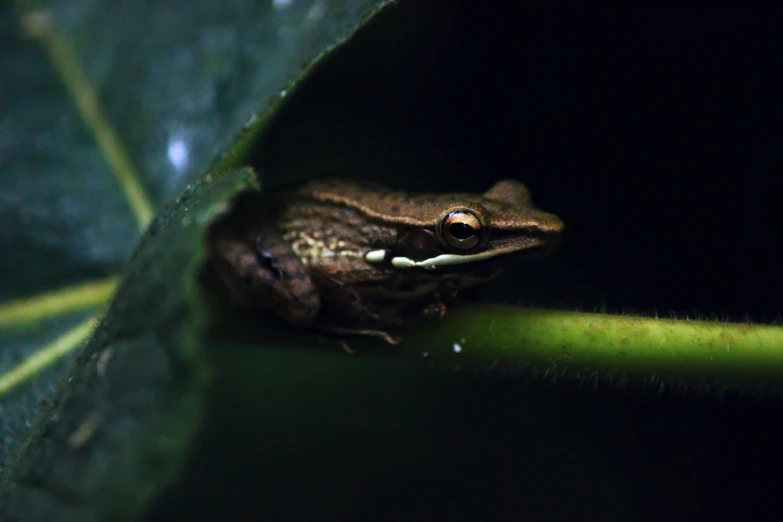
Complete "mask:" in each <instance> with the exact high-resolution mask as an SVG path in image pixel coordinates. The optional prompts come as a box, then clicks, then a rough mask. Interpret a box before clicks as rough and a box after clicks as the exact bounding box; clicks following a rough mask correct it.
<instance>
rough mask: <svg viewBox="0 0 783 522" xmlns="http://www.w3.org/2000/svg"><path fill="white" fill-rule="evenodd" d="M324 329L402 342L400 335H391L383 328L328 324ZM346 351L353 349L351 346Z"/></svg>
mask: <svg viewBox="0 0 783 522" xmlns="http://www.w3.org/2000/svg"><path fill="white" fill-rule="evenodd" d="M326 330H327V331H329V332H331V333H333V334H337V335H368V336H370V337H377V338H379V339H383V340H384V341H386V342H387V343H389V344H400V343H401V342H402V338H401V337H395V336H393V335H391V334H390V333H389V332H384V331H383V330H369V329H364V328H341V327H339V326H330V327H329V328H327V329H326ZM346 346H347V345H346V344H343V348H345V347H346ZM346 351H347V352H348V353H351V352H354V350H352V349H351V348H348V350H346ZM354 353H355V352H354Z"/></svg>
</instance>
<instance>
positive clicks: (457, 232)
mask: <svg viewBox="0 0 783 522" xmlns="http://www.w3.org/2000/svg"><path fill="white" fill-rule="evenodd" d="M481 232H482V229H481V221H479V218H478V217H476V215H475V214H473V213H471V212H468V211H463V210H456V211H454V212H452V213H450V214H449V215H448V216H446V219H444V220H443V224H442V225H441V236H442V237H443V239H444V240H445V241H446V243H447V244H448V245H449V246H450V247H452V248H456V249H459V250H468V249H470V248H473V247H474V246H476V245H478V243H479V241H480V240H481Z"/></svg>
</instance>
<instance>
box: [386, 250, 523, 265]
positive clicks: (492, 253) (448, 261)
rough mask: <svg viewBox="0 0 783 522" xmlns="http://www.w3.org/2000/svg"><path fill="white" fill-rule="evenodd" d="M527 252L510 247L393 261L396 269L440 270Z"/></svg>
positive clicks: (395, 259) (401, 258)
mask: <svg viewBox="0 0 783 522" xmlns="http://www.w3.org/2000/svg"><path fill="white" fill-rule="evenodd" d="M522 250H526V248H520V247H510V248H498V249H495V250H487V251H485V252H479V253H478V254H468V255H461V256H459V255H456V254H441V255H439V256H435V257H431V258H429V259H424V260H422V261H414V260H413V259H409V258H407V257H394V258H392V260H391V263H392V266H393V267H394V268H439V267H443V266H454V265H464V264H468V263H476V262H478V261H484V260H486V259H491V258H493V257H497V256H500V255H503V254H510V253H513V252H520V251H522Z"/></svg>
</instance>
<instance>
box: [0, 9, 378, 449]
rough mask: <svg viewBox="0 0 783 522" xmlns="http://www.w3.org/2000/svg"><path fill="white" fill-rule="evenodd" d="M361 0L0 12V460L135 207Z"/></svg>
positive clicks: (341, 27)
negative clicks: (0, 85)
mask: <svg viewBox="0 0 783 522" xmlns="http://www.w3.org/2000/svg"><path fill="white" fill-rule="evenodd" d="M372 4H373V2H370V1H366V0H357V1H353V2H339V3H330V4H328V5H323V4H321V3H318V2H296V3H294V4H292V5H290V6H285V7H281V8H277V7H275V6H273V5H272V4H271V3H268V2H255V1H232V2H221V3H220V5H219V6H217V5H216V4H215V3H214V2H187V3H186V4H183V3H179V4H172V3H171V2H165V1H161V2H153V3H152V4H150V3H146V4H144V5H143V6H142V5H139V4H136V3H133V2H130V3H117V2H113V1H98V2H81V1H76V0H73V1H65V2H51V3H35V2H17V3H15V4H9V3H4V4H3V5H2V6H0V29H2V35H3V36H2V38H3V42H2V43H3V57H2V59H0V71H1V72H2V77H3V88H2V89H0V106H2V107H3V110H2V115H0V273H2V274H3V280H2V285H0V342H2V346H3V350H2V356H0V374H4V375H5V377H3V378H2V379H0V381H2V383H0V392H1V393H2V397H0V401H2V404H1V405H0V407H1V408H2V417H1V418H0V429H1V430H2V432H3V437H2V439H0V461H2V460H3V455H5V454H6V453H7V452H8V451H9V450H10V449H11V448H13V447H14V446H15V445H16V444H17V443H18V442H19V440H20V437H21V436H22V435H23V434H24V432H25V431H26V429H27V427H28V426H29V425H30V423H31V422H32V419H31V417H32V416H34V410H35V408H33V409H31V408H30V407H29V406H30V405H35V404H38V403H40V402H41V401H42V400H43V398H44V396H45V392H46V391H48V390H50V389H51V388H52V387H53V386H54V385H55V383H56V382H57V380H58V378H61V377H62V375H63V368H66V367H67V363H63V364H61V365H59V366H57V367H55V368H52V369H50V371H48V372H42V369H43V368H45V367H47V366H48V365H50V364H52V363H53V362H54V361H56V360H58V358H59V357H62V356H63V355H64V354H66V353H67V352H69V350H73V349H74V348H75V347H77V346H79V343H78V342H75V341H72V339H73V336H72V335H71V336H69V335H68V334H69V332H71V329H72V328H74V327H76V326H77V325H78V324H85V323H83V321H85V320H87V319H88V317H87V316H85V315H84V314H83V312H81V311H80V310H85V309H88V310H89V309H91V310H92V311H93V312H94V313H96V312H99V308H100V306H101V305H102V303H104V302H105V301H106V297H107V296H108V295H110V294H111V292H112V291H113V287H114V284H115V283H116V275H117V273H118V272H119V270H120V269H121V267H122V266H123V264H124V263H125V261H126V260H127V258H128V257H129V255H130V253H131V252H132V250H133V248H134V245H135V243H136V240H137V237H138V232H137V231H138V229H139V225H140V224H143V223H144V222H145V221H146V219H147V218H146V217H145V216H144V215H142V214H144V210H143V209H144V207H145V203H141V204H139V201H140V200H141V201H142V202H143V201H147V202H149V203H147V206H149V204H151V205H154V206H159V205H160V204H161V203H162V202H165V201H168V200H170V199H171V198H172V197H174V196H176V195H177V194H178V193H180V192H181V190H182V189H183V188H184V187H185V186H186V185H188V184H189V183H193V181H194V180H195V179H196V178H197V176H198V175H199V174H201V173H203V172H204V170H205V169H206V167H207V166H208V165H209V163H210V162H211V161H212V160H213V159H214V157H215V155H216V154H217V153H218V152H219V151H222V150H225V149H226V148H227V147H228V146H229V145H230V144H231V143H232V141H233V140H234V139H235V136H236V135H237V134H238V132H239V130H240V129H241V128H242V126H243V125H244V124H245V123H246V122H247V121H248V120H250V119H251V117H253V115H255V114H257V113H259V112H262V111H263V109H264V107H266V106H267V105H269V104H270V103H271V102H272V101H273V100H276V99H277V98H278V95H279V92H280V90H281V89H283V88H285V87H286V86H287V85H288V84H289V83H290V82H291V80H292V79H293V78H295V77H296V76H297V75H298V73H299V71H300V69H301V67H302V65H303V64H306V63H308V62H309V61H310V60H312V58H313V57H315V56H316V55H317V54H318V53H320V52H322V51H323V50H324V49H326V48H327V47H329V46H330V45H332V44H333V43H334V41H335V40H336V39H338V38H340V37H342V36H344V35H345V34H346V33H347V32H348V31H349V30H351V29H352V28H353V27H354V26H355V25H356V23H357V20H359V19H361V18H362V17H363V16H365V15H366V13H367V12H368V9H369V8H370V7H371V6H372ZM150 13H155V16H154V17H153V20H152V22H151V20H150ZM93 102H95V103H97V105H95V103H93ZM134 194H135V195H134ZM145 194H146V195H145ZM139 209H142V210H141V211H140V210H139ZM19 267H24V270H23V272H21V273H20V272H19ZM6 274H14V277H7V276H6ZM41 296H44V297H45V299H39V297H41ZM51 314H57V315H62V314H66V316H67V317H64V318H63V319H57V320H43V319H45V318H46V317H47V316H49V315H51ZM80 321H81V323H80ZM33 323H37V324H35V325H34V328H35V331H34V332H29V328H30V327H31V324H33ZM23 327H24V328H27V329H28V331H27V332H26V331H24V330H22V329H21V328H23ZM61 336H65V338H66V339H68V340H71V342H70V345H69V346H63V343H61V342H60V341H59V340H58V339H59V338H60V337H61ZM41 348H43V350H41V352H40V353H41V355H40V356H36V357H32V356H33V355H34V354H36V353H37V352H38V351H39V350H40V349H41ZM22 361H26V362H25V363H24V364H25V366H24V367H19V368H15V367H16V365H18V364H20V363H21V362H22ZM33 376H34V377H33ZM30 379H32V380H30ZM24 380H27V381H28V384H27V386H26V387H24V386H23V387H21V388H19V386H20V383H21V382H23V381H24ZM8 390H11V391H10V393H6V392H7V391H8Z"/></svg>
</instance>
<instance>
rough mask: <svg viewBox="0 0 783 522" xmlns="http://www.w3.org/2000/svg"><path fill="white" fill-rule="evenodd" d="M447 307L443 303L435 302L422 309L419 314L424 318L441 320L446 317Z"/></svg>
mask: <svg viewBox="0 0 783 522" xmlns="http://www.w3.org/2000/svg"><path fill="white" fill-rule="evenodd" d="M447 311H448V307H447V306H446V304H445V303H444V302H443V301H435V302H434V303H430V304H428V305H427V306H425V307H424V308H422V310H421V313H422V315H424V316H425V317H435V318H437V319H443V316H445V315H446V312H447Z"/></svg>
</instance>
